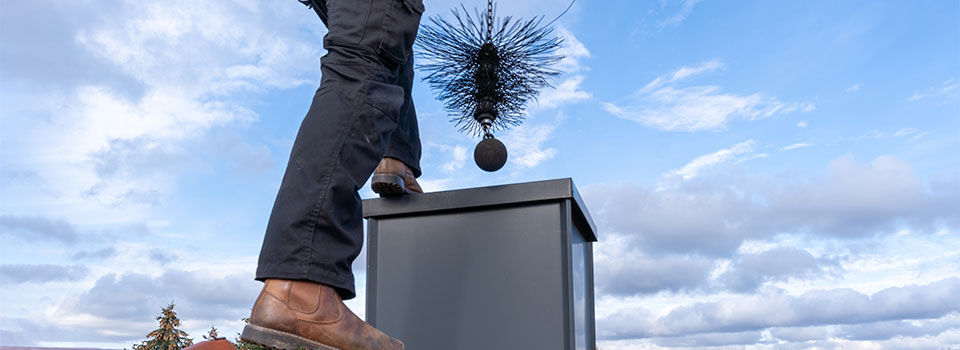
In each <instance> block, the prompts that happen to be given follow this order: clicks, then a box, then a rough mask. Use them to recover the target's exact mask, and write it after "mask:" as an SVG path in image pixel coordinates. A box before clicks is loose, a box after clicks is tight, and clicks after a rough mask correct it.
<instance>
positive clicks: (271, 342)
mask: <svg viewBox="0 0 960 350" xmlns="http://www.w3.org/2000/svg"><path fill="white" fill-rule="evenodd" d="M240 339H242V340H243V341H247V342H251V343H256V344H260V345H263V346H268V347H271V348H275V349H279V350H298V349H299V348H305V349H307V350H341V349H340V348H335V347H332V346H330V345H326V344H323V343H318V342H316V341H313V340H310V339H307V338H304V337H301V336H299V335H296V334H290V333H287V332H281V331H278V330H273V329H270V328H266V327H260V326H257V325H252V324H248V325H246V326H244V327H243V334H241V335H240Z"/></svg>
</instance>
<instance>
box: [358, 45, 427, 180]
mask: <svg viewBox="0 0 960 350" xmlns="http://www.w3.org/2000/svg"><path fill="white" fill-rule="evenodd" d="M397 83H398V84H399V85H400V86H402V87H403V90H404V102H403V107H402V108H401V110H402V111H403V115H401V118H400V120H399V123H398V125H397V128H396V129H395V130H394V131H393V134H391V135H390V145H389V146H388V147H387V154H386V156H385V157H384V159H383V160H381V161H380V164H379V165H378V166H377V169H376V171H375V172H374V174H373V179H372V180H371V184H370V186H371V187H372V188H373V190H374V192H377V193H379V194H380V195H382V196H395V195H402V194H406V193H407V192H423V189H421V188H420V184H418V183H417V177H419V176H420V174H421V173H422V172H421V171H420V153H421V148H420V130H419V128H418V126H417V112H416V108H414V105H413V97H412V95H411V90H412V88H413V55H410V58H409V59H407V62H405V63H404V67H403V70H402V71H401V72H400V77H399V79H398V81H397Z"/></svg>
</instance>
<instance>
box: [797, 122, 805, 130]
mask: <svg viewBox="0 0 960 350" xmlns="http://www.w3.org/2000/svg"><path fill="white" fill-rule="evenodd" d="M797 127H798V128H806V127H807V122H806V121H801V122H797Z"/></svg>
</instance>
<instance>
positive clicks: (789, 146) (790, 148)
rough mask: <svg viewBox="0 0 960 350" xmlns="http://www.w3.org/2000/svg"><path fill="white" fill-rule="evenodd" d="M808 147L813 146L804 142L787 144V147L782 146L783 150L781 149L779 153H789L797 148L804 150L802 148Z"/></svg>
mask: <svg viewBox="0 0 960 350" xmlns="http://www.w3.org/2000/svg"><path fill="white" fill-rule="evenodd" d="M810 146H813V144H810V143H806V142H797V143H793V144H789V145H787V146H783V148H781V149H780V150H781V151H791V150H795V149H798V148H804V147H810Z"/></svg>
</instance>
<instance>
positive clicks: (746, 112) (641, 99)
mask: <svg viewBox="0 0 960 350" xmlns="http://www.w3.org/2000/svg"><path fill="white" fill-rule="evenodd" d="M722 67H723V65H722V64H721V63H719V62H717V61H709V62H706V63H703V64H700V65H697V66H693V67H681V68H680V69H678V70H676V71H674V72H673V73H672V74H668V75H665V76H661V77H657V78H656V79H654V80H653V81H651V82H650V83H648V84H646V85H645V86H644V87H643V88H641V89H640V90H638V91H637V93H636V94H634V96H632V97H629V98H627V99H626V100H625V101H624V102H622V103H621V102H618V103H613V102H604V103H602V107H603V109H604V110H606V111H607V112H610V113H611V114H613V115H615V116H617V117H620V118H623V119H627V120H633V121H637V122H640V123H643V124H645V125H647V126H650V127H653V128H657V129H661V130H667V131H687V132H696V131H705V130H718V129H723V128H724V127H725V126H726V125H727V124H728V123H729V122H730V121H731V120H733V119H746V120H756V119H762V118H768V117H771V116H774V115H778V114H787V113H792V112H809V111H812V110H814V109H815V107H814V106H813V105H812V104H809V103H798V102H782V101H780V100H778V99H776V98H774V97H768V96H765V95H763V94H761V93H754V94H751V95H737V94H731V93H724V92H722V90H721V88H720V87H718V86H711V85H701V86H688V87H682V86H679V85H678V82H680V81H682V80H684V79H687V78H690V77H693V76H696V75H698V74H702V73H704V72H709V71H714V70H717V69H719V68H722Z"/></svg>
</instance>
